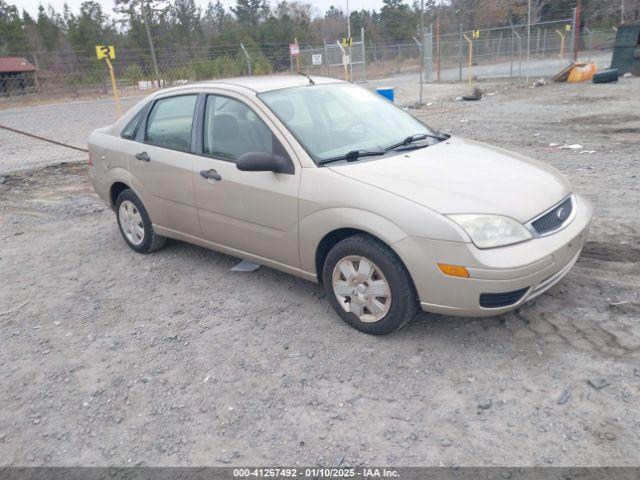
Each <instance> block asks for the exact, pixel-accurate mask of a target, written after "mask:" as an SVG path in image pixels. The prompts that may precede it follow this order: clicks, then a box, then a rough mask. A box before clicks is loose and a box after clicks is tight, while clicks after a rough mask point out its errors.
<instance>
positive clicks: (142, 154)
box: [135, 152, 151, 162]
mask: <svg viewBox="0 0 640 480" xmlns="http://www.w3.org/2000/svg"><path fill="white" fill-rule="evenodd" d="M135 157H136V160H140V161H141V162H150V161H151V157H149V154H148V153H147V152H140V153H136V154H135Z"/></svg>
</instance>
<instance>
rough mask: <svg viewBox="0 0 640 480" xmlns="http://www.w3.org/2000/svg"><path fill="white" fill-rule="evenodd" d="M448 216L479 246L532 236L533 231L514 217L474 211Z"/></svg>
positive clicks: (523, 239) (499, 244)
mask: <svg viewBox="0 0 640 480" xmlns="http://www.w3.org/2000/svg"><path fill="white" fill-rule="evenodd" d="M448 217H449V218H450V219H451V220H453V221H454V222H456V223H457V224H458V225H460V226H461V227H462V228H463V229H464V231H465V232H467V233H468V234H469V236H470V237H471V240H472V241H473V243H474V244H475V245H476V247H478V248H492V247H502V246H504V245H511V244H513V243H518V242H523V241H525V240H529V239H531V238H532V237H531V233H529V231H528V230H527V229H526V228H524V226H523V225H522V224H521V223H520V222H517V221H516V220H514V219H513V218H509V217H503V216H501V215H480V214H472V213H469V214H466V213H465V214H459V215H448Z"/></svg>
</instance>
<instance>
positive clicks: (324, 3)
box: [7, 0, 382, 15]
mask: <svg viewBox="0 0 640 480" xmlns="http://www.w3.org/2000/svg"><path fill="white" fill-rule="evenodd" d="M82 1H83V0H66V1H65V0H8V2H7V3H13V4H14V5H16V6H17V7H18V10H20V11H22V10H23V9H24V10H26V11H27V12H29V13H30V14H31V15H35V14H36V13H37V11H38V5H39V4H43V5H44V6H45V7H46V6H47V5H48V4H51V6H52V7H53V8H55V9H56V11H58V12H61V11H62V6H63V5H64V4H65V3H67V4H68V5H69V7H70V8H71V11H72V12H77V11H78V10H79V9H80V4H81V3H82ZM303 1H305V3H310V4H311V5H313V6H314V7H316V8H317V9H318V10H319V11H320V13H324V12H326V11H327V9H328V8H329V7H330V6H331V5H334V6H335V7H337V8H342V10H344V11H346V10H347V8H346V7H347V0H303ZM348 1H349V10H360V9H362V8H365V9H367V10H371V9H376V10H380V8H381V7H382V0H348ZM100 3H101V4H102V7H103V9H104V11H105V12H107V13H109V14H111V13H112V10H113V5H114V2H113V0H102V1H101V2H100ZM196 3H198V4H199V5H201V6H202V8H203V10H204V8H205V7H206V5H207V3H209V0H196ZM222 3H224V5H225V6H226V7H229V6H233V5H235V4H236V2H235V0H222ZM275 3H276V0H271V4H272V5H273V4H275Z"/></svg>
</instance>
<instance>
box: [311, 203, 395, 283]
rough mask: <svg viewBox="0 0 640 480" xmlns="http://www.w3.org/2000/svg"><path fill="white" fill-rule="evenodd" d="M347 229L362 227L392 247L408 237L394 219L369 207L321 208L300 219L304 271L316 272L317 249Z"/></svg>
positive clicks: (362, 229) (359, 228)
mask: <svg viewBox="0 0 640 480" xmlns="http://www.w3.org/2000/svg"><path fill="white" fill-rule="evenodd" d="M344 228H350V229H356V230H361V231H363V232H366V233H369V234H370V235H373V236H374V237H377V238H379V239H380V240H382V241H383V242H384V243H386V244H387V245H389V246H390V247H391V248H392V249H393V244H394V243H395V242H398V241H400V240H402V239H403V238H405V237H407V233H405V232H404V231H403V230H402V229H401V228H400V227H399V226H398V225H396V224H395V223H393V222H392V221H391V220H389V219H387V218H385V217H383V216H381V215H378V214H376V213H373V212H369V211H367V210H361V209H357V208H348V207H335V208H326V209H323V210H318V211H315V212H313V213H311V214H310V215H308V216H307V217H305V218H303V219H302V220H301V221H300V230H299V235H300V263H301V267H302V269H303V270H304V271H307V272H313V273H317V272H316V265H315V260H316V251H317V250H318V245H320V242H321V241H322V239H323V238H324V237H325V236H326V235H328V234H329V233H331V232H333V231H335V230H340V229H344Z"/></svg>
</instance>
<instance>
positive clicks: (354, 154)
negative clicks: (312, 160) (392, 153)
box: [318, 150, 385, 165]
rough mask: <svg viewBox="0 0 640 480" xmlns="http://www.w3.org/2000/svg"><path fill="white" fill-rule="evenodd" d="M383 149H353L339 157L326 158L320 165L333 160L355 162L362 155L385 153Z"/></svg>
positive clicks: (369, 155)
mask: <svg viewBox="0 0 640 480" xmlns="http://www.w3.org/2000/svg"><path fill="white" fill-rule="evenodd" d="M384 154H385V152H384V151H382V150H372V151H369V150H351V151H350V152H348V153H347V154H346V155H340V156H339V157H332V158H325V159H324V160H320V161H319V162H318V165H324V164H326V163H331V162H339V161H340V160H346V161H347V162H355V161H356V160H357V159H358V158H360V157H373V156H375V155H384Z"/></svg>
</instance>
